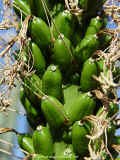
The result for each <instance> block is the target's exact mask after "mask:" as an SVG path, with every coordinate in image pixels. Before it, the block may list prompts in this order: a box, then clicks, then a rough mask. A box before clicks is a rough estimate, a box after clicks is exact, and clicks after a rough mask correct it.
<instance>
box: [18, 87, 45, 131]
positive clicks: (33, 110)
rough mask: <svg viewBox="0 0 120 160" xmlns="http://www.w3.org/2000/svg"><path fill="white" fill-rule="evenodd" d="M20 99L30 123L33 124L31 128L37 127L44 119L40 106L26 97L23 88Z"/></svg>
mask: <svg viewBox="0 0 120 160" xmlns="http://www.w3.org/2000/svg"><path fill="white" fill-rule="evenodd" d="M20 101H21V103H22V105H23V107H24V109H25V111H26V114H27V120H28V122H29V125H30V126H31V128H33V129H35V128H36V127H37V125H38V124H39V123H40V122H41V121H42V120H43V119H44V117H43V115H41V112H40V107H39V106H34V105H33V104H32V103H31V102H30V100H29V99H28V98H27V97H26V95H25V91H24V89H23V88H21V89H20ZM36 104H37V103H36Z"/></svg>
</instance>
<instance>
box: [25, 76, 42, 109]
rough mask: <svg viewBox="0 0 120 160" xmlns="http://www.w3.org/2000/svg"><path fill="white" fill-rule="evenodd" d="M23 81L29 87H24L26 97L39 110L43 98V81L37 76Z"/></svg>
mask: <svg viewBox="0 0 120 160" xmlns="http://www.w3.org/2000/svg"><path fill="white" fill-rule="evenodd" d="M23 81H24V83H25V85H27V86H28V87H29V88H28V87H26V86H24V89H25V95H26V96H27V98H28V99H29V101H30V102H31V103H32V104H33V105H34V106H37V108H39V106H40V102H41V97H42V96H43V93H42V80H41V79H40V78H39V77H38V76H37V75H36V74H32V75H31V76H29V77H25V78H23ZM36 94H37V95H36Z"/></svg>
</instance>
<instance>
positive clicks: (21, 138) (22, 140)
mask: <svg viewBox="0 0 120 160" xmlns="http://www.w3.org/2000/svg"><path fill="white" fill-rule="evenodd" d="M18 144H19V145H20V147H21V148H22V149H24V150H25V151H27V152H28V153H32V154H33V153H35V152H34V147H33V140H32V138H31V136H30V135H28V134H19V135H18Z"/></svg>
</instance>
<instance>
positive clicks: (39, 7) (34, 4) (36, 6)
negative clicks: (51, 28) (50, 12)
mask: <svg viewBox="0 0 120 160" xmlns="http://www.w3.org/2000/svg"><path fill="white" fill-rule="evenodd" d="M29 3H30V8H31V12H32V14H33V15H35V16H36V17H40V18H42V19H43V20H46V14H45V9H44V6H43V4H44V3H45V4H46V5H47V7H48V8H49V3H48V0H44V1H43V3H42V0H30V2H29Z"/></svg>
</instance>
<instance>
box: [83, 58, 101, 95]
mask: <svg viewBox="0 0 120 160" xmlns="http://www.w3.org/2000/svg"><path fill="white" fill-rule="evenodd" d="M97 74H98V72H97V65H96V63H95V62H94V61H93V59H91V58H90V59H88V60H87V61H85V63H84V64H83V68H82V72H81V79H80V87H81V90H82V91H84V92H88V91H90V90H93V89H95V88H96V87H97V81H96V80H95V79H93V77H92V76H93V75H96V76H97Z"/></svg>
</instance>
